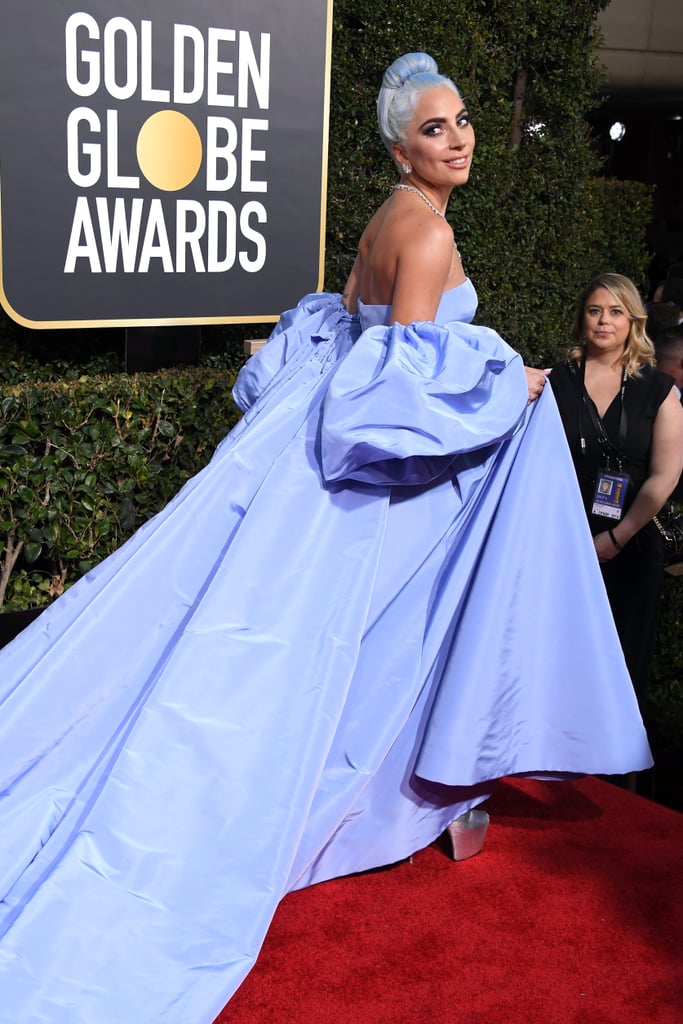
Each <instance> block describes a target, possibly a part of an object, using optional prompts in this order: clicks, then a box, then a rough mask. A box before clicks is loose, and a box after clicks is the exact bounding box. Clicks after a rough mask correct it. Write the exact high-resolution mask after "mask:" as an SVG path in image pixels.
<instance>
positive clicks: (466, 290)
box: [358, 277, 477, 331]
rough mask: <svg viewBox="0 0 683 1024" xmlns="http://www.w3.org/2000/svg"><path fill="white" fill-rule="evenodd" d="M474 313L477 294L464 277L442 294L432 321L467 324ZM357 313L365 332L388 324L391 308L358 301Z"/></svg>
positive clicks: (468, 280)
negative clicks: (460, 282) (456, 321)
mask: <svg viewBox="0 0 683 1024" xmlns="http://www.w3.org/2000/svg"><path fill="white" fill-rule="evenodd" d="M476 311H477V293H476V291H475V288H474V285H473V284H472V282H471V281H470V279H469V277H466V278H465V280H464V281H463V282H462V284H458V285H456V286H455V288H449V289H448V291H446V292H444V293H443V295H442V296H441V301H440V302H439V308H438V309H437V311H436V316H435V317H434V321H435V323H437V324H444V323H448V322H449V321H450V320H459V321H460V322H461V323H465V324H469V323H471V322H472V320H473V318H474V314H475V313H476ZM358 313H359V316H360V321H361V325H362V327H363V330H364V331H365V330H367V329H368V327H376V326H377V325H378V324H384V325H386V324H388V322H389V315H390V313H391V306H379V305H370V304H366V303H365V302H363V301H362V300H361V299H359V300H358Z"/></svg>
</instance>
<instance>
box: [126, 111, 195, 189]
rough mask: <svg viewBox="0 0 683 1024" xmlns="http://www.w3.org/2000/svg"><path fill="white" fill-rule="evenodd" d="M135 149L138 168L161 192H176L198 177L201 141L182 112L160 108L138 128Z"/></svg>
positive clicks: (192, 125)
mask: <svg viewBox="0 0 683 1024" xmlns="http://www.w3.org/2000/svg"><path fill="white" fill-rule="evenodd" d="M136 152H137V157H138V164H139V165H140V170H141V171H142V173H143V174H144V176H145V177H146V178H147V181H149V182H150V184H152V185H154V186H155V187H156V188H160V189H163V191H164V192H177V191H178V190H179V189H181V188H185V186H186V185H189V184H190V182H191V181H193V180H194V179H195V178H196V176H197V172H198V171H199V167H200V165H201V162H202V140H201V138H200V136H199V132H198V131H197V129H196V127H195V126H194V124H193V123H192V121H191V120H190V119H189V117H186V116H185V114H180V113H178V111H177V110H160V111H158V113H156V114H152V116H151V117H148V118H147V120H146V121H145V123H144V124H143V126H142V128H141V129H140V132H139V134H138V142H137V147H136Z"/></svg>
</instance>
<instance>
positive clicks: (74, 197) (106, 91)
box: [0, 0, 331, 327]
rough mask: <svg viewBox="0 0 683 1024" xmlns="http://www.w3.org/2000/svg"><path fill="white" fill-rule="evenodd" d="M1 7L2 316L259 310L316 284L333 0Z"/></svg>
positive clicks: (90, 318) (181, 315) (174, 319)
mask: <svg viewBox="0 0 683 1024" xmlns="http://www.w3.org/2000/svg"><path fill="white" fill-rule="evenodd" d="M3 7H4V10H3V17H2V31H1V33H0V218H1V220H0V230H1V236H0V273H1V278H0V298H1V300H2V304H3V306H4V307H5V309H6V310H7V312H8V313H9V314H10V315H11V316H12V317H13V318H14V319H16V320H17V321H19V322H20V323H23V324H27V325H28V326H32V327H53V326H72V325H73V326H76V325H79V326H94V325H122V326H127V325H136V324H150V323H156V324H174V323H177V324H191V323H210V322H214V323H215V322H230V321H233V322H234V321H251V320H263V321H266V320H275V319H277V316H278V315H279V313H280V312H281V311H282V310H283V309H286V308H288V307H290V306H292V305H293V304H294V303H295V302H296V301H297V300H298V299H299V298H300V297H301V295H303V294H305V293H306V292H308V291H315V290H316V289H317V288H319V287H320V286H321V283H322V263H323V233H324V207H325V173H326V141H327V138H326V137H327V98H328V96H327V92H328V78H329V51H330V22H331V18H330V7H331V0H223V2H220V3H219V2H210V0H156V2H155V0H135V2H126V0H106V2H105V0H100V2H88V3H81V4H78V2H77V0H73V2H65V0H49V2H48V0H22V2H21V3H20V4H19V3H18V4H11V5H9V4H7V3H6V4H4V5H3Z"/></svg>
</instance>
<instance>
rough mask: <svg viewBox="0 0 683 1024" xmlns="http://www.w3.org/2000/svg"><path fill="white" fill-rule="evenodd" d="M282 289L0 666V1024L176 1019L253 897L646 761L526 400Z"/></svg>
mask: <svg viewBox="0 0 683 1024" xmlns="http://www.w3.org/2000/svg"><path fill="white" fill-rule="evenodd" d="M473 307H474V302H473V289H472V288H471V285H470V284H469V282H467V283H466V285H464V286H462V287H461V288H459V289H454V290H453V291H452V292H447V293H446V294H445V295H444V297H443V300H442V303H441V306H440V309H439V313H438V314H437V320H436V323H434V324H412V325H408V327H401V326H398V325H394V326H392V327H387V326H386V325H385V323H384V322H383V321H384V320H385V319H386V311H384V310H383V309H382V308H380V307H365V308H364V309H363V310H362V311H361V316H360V317H358V316H351V315H349V314H348V313H347V312H346V311H345V310H344V308H343V306H342V304H341V301H340V298H339V296H336V295H328V294H321V295H312V296H306V298H305V299H304V300H302V303H300V305H299V306H298V307H297V309H296V310H293V311H289V312H288V313H287V314H285V315H284V316H283V318H282V320H281V322H280V324H279V325H278V327H277V328H276V330H275V331H274V332H273V336H272V339H271V341H269V343H268V345H266V346H265V347H264V349H262V350H261V352H259V353H258V354H257V356H255V357H254V358H253V359H252V360H250V361H249V363H248V364H247V365H246V367H245V368H244V370H243V371H242V373H241V374H240V377H239V379H238V382H237V385H236V389H235V395H236V399H237V400H238V402H239V404H240V405H241V406H242V408H243V409H245V410H246V411H245V415H244V417H243V419H242V420H241V422H240V423H239V424H238V426H237V427H236V429H235V430H234V431H233V432H232V433H231V434H230V435H229V436H228V437H227V438H226V439H225V440H224V441H223V442H222V444H221V445H220V446H219V448H218V449H217V451H216V453H215V456H214V458H213V460H212V462H211V463H210V464H209V466H207V467H206V469H205V470H203V471H202V472H201V473H200V474H198V475H197V476H196V477H195V478H194V479H193V480H192V481H190V482H189V483H188V484H187V485H186V486H185V487H184V488H183V490H182V491H181V492H180V493H179V494H178V495H177V496H176V498H175V499H174V500H173V501H172V502H170V503H169V505H168V506H167V508H166V509H164V511H163V512H161V513H160V514H159V515H158V516H156V517H155V518H154V519H153V520H151V521H150V522H149V523H148V524H146V526H145V527H144V528H143V529H142V530H140V531H139V532H138V533H137V534H136V535H135V537H133V538H132V539H131V540H130V541H129V542H128V543H127V544H126V545H124V546H123V547H122V548H121V549H120V550H119V551H117V552H115V553H114V554H113V555H112V556H111V557H110V558H108V559H107V560H106V561H105V562H104V563H102V565H100V566H99V567H98V568H97V569H95V570H94V571H93V572H91V573H89V574H88V576H86V577H85V578H84V579H83V580H81V581H79V583H77V584H76V585H75V586H74V587H73V588H72V589H71V590H70V591H68V592H67V593H66V594H65V595H64V596H63V597H61V598H60V599H59V600H58V601H57V602H55V604H54V605H53V606H52V607H51V608H50V609H48V610H47V611H46V612H45V613H44V614H43V615H41V616H40V618H39V619H38V620H37V621H36V622H35V623H34V624H33V625H32V626H30V627H29V628H28V629H27V630H26V631H25V632H24V633H23V634H22V635H21V636H20V637H19V638H17V640H16V641H14V642H13V643H12V644H11V645H10V646H9V647H8V648H6V649H5V650H4V651H2V652H0V820H1V821H2V835H3V841H2V843H0V881H1V883H2V884H1V886H0V895H1V896H2V902H1V903H0V936H1V938H0V993H1V994H2V995H1V998H0V1022H2V1024H16V1022H17V1021H21V1024H45V1022H49V1024H92V1022H93V1021H97V1022H98V1024H121V1021H135V1022H136V1024H157V1022H159V1024H160V1022H162V1021H163V1022H164V1024H188V1022H190V1021H191V1022H192V1024H202V1022H207V1024H209V1022H210V1021H211V1020H212V1019H213V1018H214V1017H215V1015H216V1014H217V1013H218V1012H219V1011H220V1010H221V1009H222V1007H223V1005H224V1004H225V1003H226V1002H227V1000H228V999H229V997H230V995H231V993H232V992H234V990H235V988H236V987H237V986H238V985H239V983H240V981H241V980H242V979H243V978H244V976H245V974H246V973H247V971H248V970H249V968H250V966H251V965H252V964H253V962H254V959H255V958H256V956H257V954H258V950H259V947H260V944H261V942H262V940H263V937H264V935H265V932H266V930H267V928H268V924H269V922H270V919H271V917H272V914H273V912H274V909H275V907H276V906H277V903H278V901H279V899H280V898H281V897H282V896H283V895H284V893H286V892H288V891H290V890H292V889H294V888H298V887H301V886H303V885H307V884H312V883H314V882H318V881H321V880H323V879H325V878H329V877H333V876H335V875H340V874H344V873H347V872H352V871H360V870H364V869H367V868H372V867H376V866H378V865H381V864H387V863H391V862H392V861H396V860H398V859H400V858H402V857H405V856H408V855H409V854H410V853H412V852H413V851H415V850H416V849H419V848H421V847H422V846H424V845H426V844H427V843H429V842H430V841H432V840H433V839H434V838H435V837H436V836H437V835H438V834H439V833H440V832H441V831H443V829H444V828H445V827H446V825H447V824H448V823H449V822H450V821H451V820H453V818H455V817H456V816H457V815H458V814H460V813H462V812H463V811H464V810H466V809H467V808H469V807H472V806H476V805H477V804H478V803H480V802H481V801H482V800H483V799H484V798H485V797H486V795H487V794H488V793H489V792H490V790H491V787H492V786H493V785H494V784H495V780H496V779H498V778H500V777H501V776H504V775H509V774H515V773H519V774H529V773H532V774H543V773H549V774H551V775H562V774H564V773H566V774H571V773H580V772H626V771H630V770H635V769H638V768H643V767H646V766H648V765H649V764H650V763H651V759H650V755H649V750H648V746H647V741H646V738H645V734H644V730H643V727H642V723H641V721H640V716H639V714H638V709H637V705H636V702H635V697H634V695H633V691H632V688H631V685H630V681H629V679H628V676H627V674H626V670H625V667H624V663H623V657H622V655H621V649H620V646H619V643H618V640H617V638H616V634H615V632H614V628H613V625H612V623H611V618H610V614H609V608H608V605H607V602H606V598H605V596H604V590H603V587H602V581H601V578H600V574H599V569H598V565H597V562H596V559H595V555H594V551H593V548H592V544H591V541H590V536H589V534H588V529H587V526H586V522H585V516H584V514H583V508H582V505H581V502H580V498H579V495H578V489H577V485H576V481H575V475H574V473H573V469H572V466H571V461H570V459H569V454H568V452H567V449H566V442H565V441H564V434H563V432H562V428H561V424H560V422H559V417H558V415H557V410H556V408H555V405H554V401H553V398H552V395H551V394H550V392H549V390H548V389H546V392H545V393H544V394H543V396H542V397H541V399H540V400H539V401H538V402H536V403H534V404H533V405H532V406H529V407H527V404H526V399H527V391H526V382H525V379H524V372H523V368H522V365H521V360H520V359H519V357H518V356H517V355H516V354H515V353H514V352H513V351H512V350H511V349H510V348H509V347H508V346H507V345H506V344H505V343H504V342H503V341H502V339H500V338H498V336H497V335H494V334H493V332H490V331H487V330H486V329H484V328H477V327H473V326H471V325H468V324H465V323H463V322H461V319H460V318H462V320H464V319H468V318H469V317H470V316H471V313H472V311H473Z"/></svg>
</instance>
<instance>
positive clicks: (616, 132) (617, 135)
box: [609, 121, 626, 142]
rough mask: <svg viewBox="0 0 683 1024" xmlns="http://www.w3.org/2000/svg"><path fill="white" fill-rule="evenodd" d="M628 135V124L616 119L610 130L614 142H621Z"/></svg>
mask: <svg viewBox="0 0 683 1024" xmlns="http://www.w3.org/2000/svg"><path fill="white" fill-rule="evenodd" d="M624 135H626V125H625V124H624V123H623V122H622V121H615V122H614V124H613V125H612V126H611V128H610V130H609V137H610V139H611V140H612V142H621V140H622V139H623V137H624Z"/></svg>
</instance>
